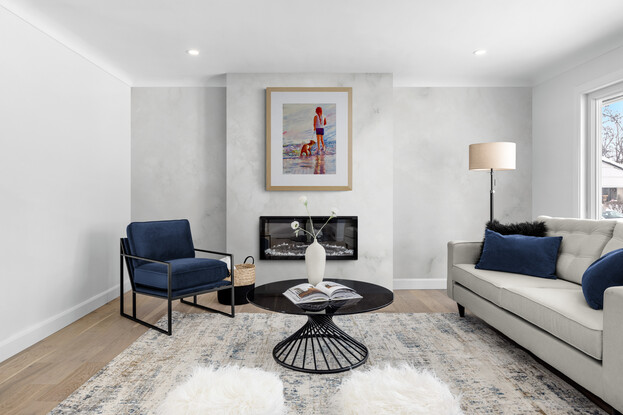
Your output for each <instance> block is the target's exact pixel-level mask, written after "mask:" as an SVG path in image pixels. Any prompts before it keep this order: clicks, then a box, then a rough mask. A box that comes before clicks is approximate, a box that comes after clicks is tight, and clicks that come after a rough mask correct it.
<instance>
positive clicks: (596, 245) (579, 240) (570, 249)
mask: <svg viewBox="0 0 623 415" xmlns="http://www.w3.org/2000/svg"><path fill="white" fill-rule="evenodd" d="M537 220H542V221H544V222H545V224H546V225H547V236H562V243H561V244H560V251H559V253H558V262H557V263H556V275H557V276H558V278H562V279H564V280H567V281H572V282H575V283H576V284H581V283H582V275H583V274H584V271H586V269H587V268H588V266H589V265H590V264H592V263H593V262H594V261H595V260H596V259H597V258H599V257H600V256H601V253H602V251H603V249H604V247H605V246H606V243H607V242H608V241H609V240H610V239H611V238H612V232H613V230H614V225H615V224H616V221H612V220H590V219H568V218H551V217H549V216H539V217H538V218H537Z"/></svg>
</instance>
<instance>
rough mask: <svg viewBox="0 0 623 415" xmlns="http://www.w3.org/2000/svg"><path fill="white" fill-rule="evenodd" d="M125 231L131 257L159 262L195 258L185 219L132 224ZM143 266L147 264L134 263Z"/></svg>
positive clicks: (144, 262) (143, 262)
mask: <svg viewBox="0 0 623 415" xmlns="http://www.w3.org/2000/svg"><path fill="white" fill-rule="evenodd" d="M126 231H127V234H128V241H129V243H130V251H131V252H132V255H136V256H140V257H144V258H150V259H155V260H159V261H168V260H171V259H179V258H194V257H195V246H194V245H193V238H192V235H191V233H190V223H189V222H188V220H186V219H181V220H163V221H153V222H132V223H130V224H129V225H128V228H127V230H126ZM145 264H149V263H148V262H146V261H139V260H135V261H134V266H135V267H139V266H144V265H145ZM165 275H166V267H165ZM165 288H166V283H165Z"/></svg>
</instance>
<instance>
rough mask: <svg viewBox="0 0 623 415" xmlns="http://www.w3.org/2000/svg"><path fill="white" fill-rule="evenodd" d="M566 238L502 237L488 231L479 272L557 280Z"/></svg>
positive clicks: (478, 266)
mask: <svg viewBox="0 0 623 415" xmlns="http://www.w3.org/2000/svg"><path fill="white" fill-rule="evenodd" d="M561 241H562V236H548V237H536V236H525V235H500V234H499V233H497V232H494V231H492V230H489V229H486V230H485V242H484V246H483V248H482V255H481V256H480V260H479V261H478V263H477V264H476V268H478V269H488V270H493V271H504V272H514V273H516V274H525V275H532V276H533V277H541V278H551V279H556V261H557V260H558V248H560V242H561Z"/></svg>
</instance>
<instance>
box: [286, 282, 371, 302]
mask: <svg viewBox="0 0 623 415" xmlns="http://www.w3.org/2000/svg"><path fill="white" fill-rule="evenodd" d="M283 295H285V296H286V297H287V298H288V299H289V300H290V301H292V302H293V303H294V304H304V303H321V302H325V301H341V300H351V299H355V298H362V297H361V296H360V295H359V294H357V292H356V291H355V290H353V289H352V288H349V287H347V286H345V285H342V284H338V283H337V282H332V281H322V282H320V283H318V284H317V285H316V286H313V285H311V284H307V283H305V284H299V285H295V286H294V287H292V288H288V290H287V291H286V292H284V293H283Z"/></svg>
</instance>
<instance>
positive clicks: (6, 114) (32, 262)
mask: <svg viewBox="0 0 623 415" xmlns="http://www.w3.org/2000/svg"><path fill="white" fill-rule="evenodd" d="M0 39H2V42H0V56H2V58H1V63H0V144H1V151H0V197H1V201H0V229H1V232H2V239H0V253H1V254H0V255H1V256H2V257H1V259H2V262H1V263H2V266H1V269H0V281H1V287H2V288H1V290H2V301H0V326H1V327H2V334H1V335H0V361H2V360H4V359H6V358H7V357H9V356H11V355H13V354H15V353H17V352H18V351H20V350H22V349H24V348H26V347H27V346H29V345H31V344H33V343H35V342H37V341H39V340H41V339H42V338H44V337H46V336H48V335H49V334H51V333H53V332H54V331H56V330H58V329H60V328H62V327H63V326H65V325H67V324H69V323H71V322H72V321H74V320H76V319H78V318H79V317H81V316H83V315H84V314H86V313H88V312H90V311H92V310H94V309H95V308H97V307H99V306H101V305H102V304H104V303H106V302H107V301H109V300H111V299H113V298H114V297H116V296H118V295H119V293H118V291H117V289H118V287H117V284H118V272H119V265H118V264H119V262H118V261H119V260H118V246H119V242H118V238H119V237H120V236H121V235H122V232H123V231H124V227H125V225H126V224H127V222H128V220H129V218H130V88H129V87H128V86H127V85H125V84H123V83H122V82H120V81H119V80H117V79H116V78H114V77H112V76H110V75H108V74H107V73H105V72H103V71H102V70H101V69H100V68H98V67H97V66H95V65H94V64H92V63H90V62H89V61H87V60H85V59H84V58H82V57H80V56H78V55H77V54H75V53H74V52H72V51H71V50H69V49H67V48H66V47H65V46H63V45H61V44H60V43H58V42H56V41H55V40H53V39H52V38H50V37H48V36H47V35H45V34H43V33H41V32H40V31H39V30H37V29H35V28H34V27H32V26H31V25H29V24H27V23H25V22H24V21H23V20H21V19H19V18H17V17H16V16H15V15H13V14H11V13H10V12H8V11H7V10H5V9H4V8H2V7H0Z"/></svg>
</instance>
